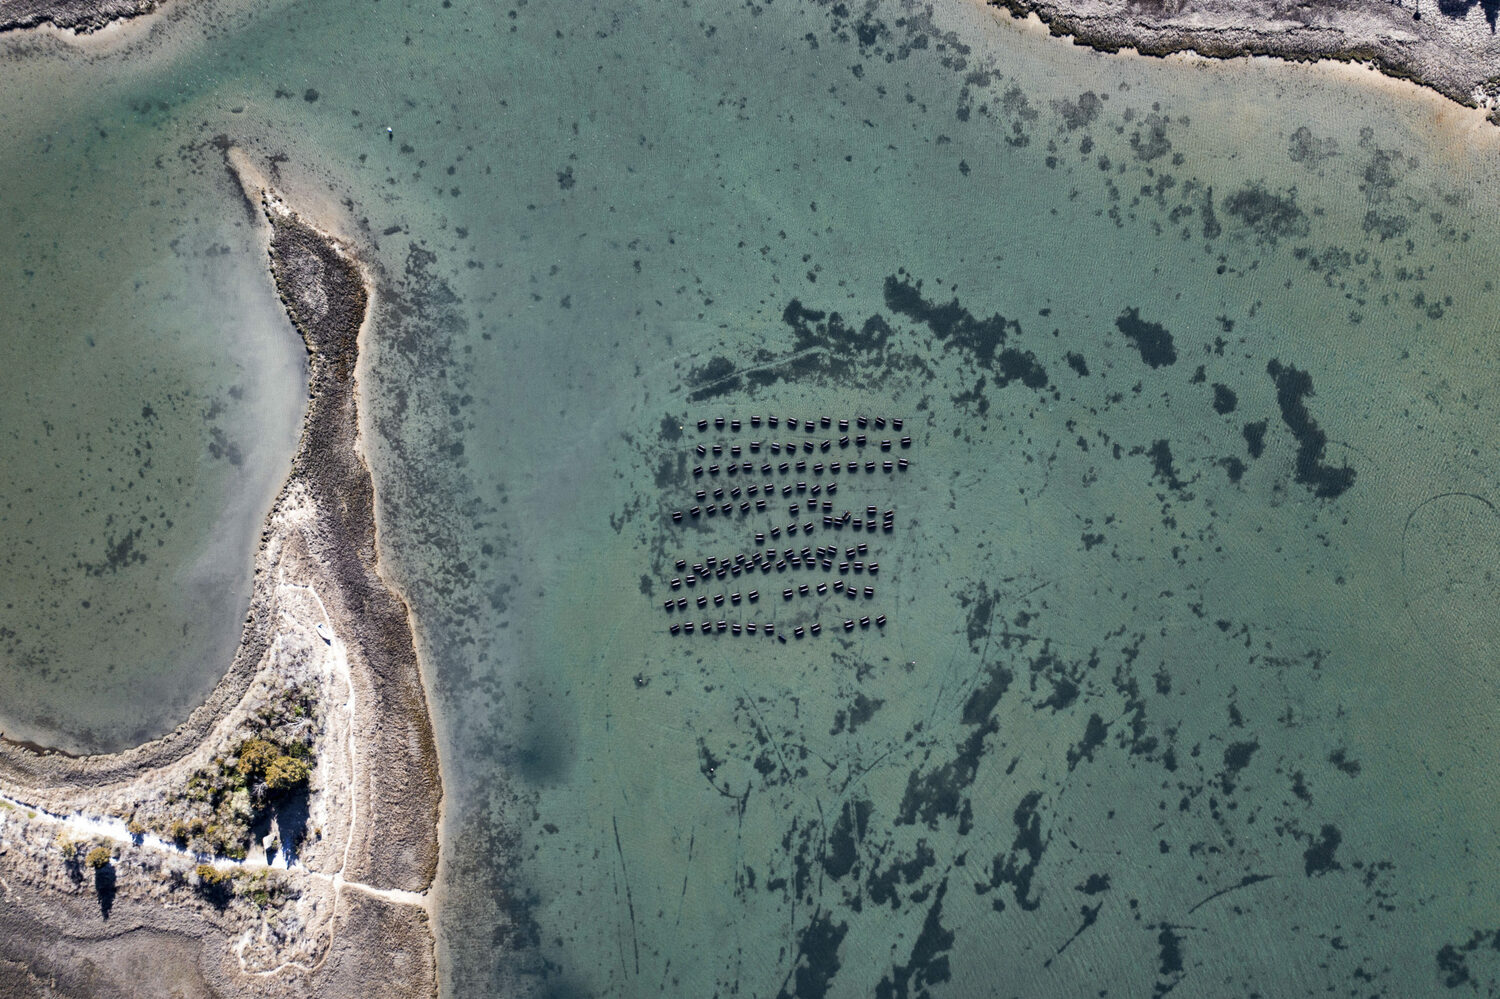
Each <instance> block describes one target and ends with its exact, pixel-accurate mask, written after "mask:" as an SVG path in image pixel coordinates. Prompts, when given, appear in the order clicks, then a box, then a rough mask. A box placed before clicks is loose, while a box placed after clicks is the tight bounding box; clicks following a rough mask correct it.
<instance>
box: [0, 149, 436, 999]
mask: <svg viewBox="0 0 1500 999" xmlns="http://www.w3.org/2000/svg"><path fill="white" fill-rule="evenodd" d="M220 145H221V147H222V148H223V149H224V152H225V155H226V160H227V162H228V164H229V167H230V170H231V172H233V173H234V174H235V176H236V177H237V178H238V179H239V180H240V182H241V185H242V187H243V189H244V191H245V194H246V198H247V199H248V202H249V204H250V206H251V207H252V209H253V210H254V211H255V212H256V214H258V215H260V214H263V216H264V218H265V220H266V223H267V235H268V248H269V252H270V262H271V271H272V274H273V276H274V278H275V280H276V284H277V288H278V291H279V292H280V295H281V298H282V301H283V303H284V304H285V306H286V309H287V312H288V314H289V316H290V317H291V319H292V322H293V325H294V326H295V327H296V328H297V330H298V331H299V332H300V333H301V334H302V336H303V339H304V340H305V342H306V344H307V347H308V355H309V365H308V366H309V389H310V402H309V406H308V410H307V413H306V417H305V420H304V424H303V430H302V436H301V442H300V445H299V448H298V451H297V454H296V456H295V458H294V459H293V468H292V472H291V475H290V476H289V478H288V480H287V483H286V485H285V486H284V488H283V489H282V491H281V493H280V495H279V497H278V499H277V501H276V503H275V505H274V508H273V509H272V511H271V513H270V515H269V517H268V519H267V521H266V526H265V529H264V532H263V534H262V538H261V544H260V548H259V552H258V555H257V557H256V561H255V582H254V593H253V597H252V602H251V608H250V612H249V614H248V616H247V619H246V622H245V629H244V636H243V638H242V641H241V643H240V647H239V650H238V652H237V654H236V656H235V658H234V661H233V663H232V665H231V666H230V669H229V670H228V672H227V674H226V675H225V678H224V680H223V681H222V682H221V683H220V684H219V686H218V687H217V688H216V690H215V692H214V694H213V695H212V696H211V697H210V698H209V700H208V701H207V702H206V703H205V704H204V705H203V706H201V707H200V708H199V709H198V710H197V711H195V712H194V713H193V715H192V716H191V717H190V718H189V719H188V720H187V721H186V722H185V723H183V725H181V726H179V727H178V729H176V730H175V731H173V732H172V733H170V734H168V735H167V736H165V737H163V738H162V739H159V740H155V741H153V742H151V743H147V744H145V745H143V746H139V747H136V748H134V749H131V750H127V751H125V752H122V753H117V754H109V755H101V756H85V757H74V756H69V755H67V754H62V753H55V752H46V751H45V750H44V749H43V748H42V747H31V746H23V745H20V744H16V743H0V900H3V905H0V936H3V937H4V938H5V939H6V940H7V946H6V948H5V952H4V954H3V955H0V993H3V994H5V995H7V996H29V995H75V994H76V995H88V996H114V995H119V996H143V995H158V994H160V995H182V996H195V995H247V996H249V995H254V996H281V995H287V996H292V995H297V996H305V995H319V996H342V995H346V994H352V993H353V992H354V991H355V990H357V989H360V988H361V987H363V986H364V985H367V984H368V983H369V982H371V981H380V982H382V983H384V984H386V985H387V986H388V992H387V993H385V994H389V995H393V996H429V995H433V994H435V993H436V985H437V975H436V964H435V958H434V950H433V946H434V944H433V935H432V929H431V912H430V909H429V901H428V898H429V897H428V894H427V893H428V890H429V889H430V887H431V885H432V881H433V878H434V876H435V874H436V869H437V853H438V820H439V813H440V806H441V793H442V791H441V789H442V783H441V779H440V775H439V772H438V766H437V757H436V751H435V746H434V743H433V736H432V729H431V723H430V719H429V716H428V711H427V702H426V696H425V692H424V690H423V687H422V683H421V677H420V673H419V671H418V663H417V659H416V652H415V646H414V642H413V637H412V632H411V627H410V622H409V615H408V611H407V607H406V605H405V603H404V601H402V599H401V598H400V597H399V596H398V595H397V594H396V593H395V592H394V590H393V589H392V588H391V587H390V586H389V585H388V584H387V583H386V581H385V580H384V579H383V578H382V577H381V575H380V570H379V565H378V561H377V557H376V539H375V521H374V491H373V484H372V481H371V478H370V473H369V470H368V467H367V466H366V464H365V462H364V459H363V458H362V457H361V453H360V440H359V417H358V409H357V405H356V401H357V398H356V396H357V393H356V388H355V382H354V370H355V361H356V359H357V356H358V337H359V334H360V331H361V329H362V327H363V325H364V321H365V316H366V313H367V307H368V302H369V292H368V283H367V281H366V279H365V277H364V275H363V273H362V271H361V269H360V267H359V264H358V263H357V261H356V260H355V258H354V256H353V255H352V254H351V253H350V252H349V251H348V250H347V249H345V248H344V247H342V246H341V245H340V244H339V243H338V242H337V241H336V240H334V239H333V238H332V237H330V236H328V235H327V234H325V233H323V232H321V231H319V230H318V229H317V228H315V227H314V226H312V225H311V224H309V223H308V222H307V221H305V220H304V219H302V218H301V217H299V216H298V215H297V214H296V213H295V212H293V211H292V210H291V209H290V208H288V207H287V206H286V205H284V204H283V203H282V202H281V201H280V200H279V199H278V198H277V196H276V195H275V194H274V193H273V192H272V191H271V190H270V189H269V187H268V185H267V184H266V182H265V180H264V178H263V177H262V176H261V175H260V174H259V172H258V171H257V170H256V169H255V167H254V166H253V165H252V164H251V163H250V162H249V160H248V159H247V158H246V157H244V156H242V155H241V154H240V153H239V152H238V151H237V150H234V149H233V148H231V147H230V146H229V144H228V142H227V141H223V140H221V142H220Z"/></svg>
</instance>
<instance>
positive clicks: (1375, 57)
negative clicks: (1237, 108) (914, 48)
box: [984, 0, 1500, 124]
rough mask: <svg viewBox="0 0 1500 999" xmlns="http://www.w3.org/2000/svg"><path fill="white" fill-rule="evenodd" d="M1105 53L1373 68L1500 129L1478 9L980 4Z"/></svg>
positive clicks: (1088, 0) (1355, 2)
mask: <svg viewBox="0 0 1500 999" xmlns="http://www.w3.org/2000/svg"><path fill="white" fill-rule="evenodd" d="M984 2H986V3H988V4H990V5H991V6H994V7H1000V8H1003V9H1005V10H1008V11H1010V13H1011V14H1013V15H1014V16H1016V17H1021V18H1024V17H1027V16H1030V15H1032V14H1035V15H1036V16H1037V17H1038V18H1040V19H1041V21H1042V23H1043V24H1045V25H1046V26H1047V28H1048V30H1049V31H1051V32H1052V34H1054V35H1057V36H1060V37H1068V38H1072V39H1073V40H1074V41H1075V42H1077V43H1078V44H1080V45H1085V46H1088V47H1090V48H1094V49H1098V50H1100V51H1105V52H1119V51H1122V50H1125V49H1134V50H1135V51H1137V52H1139V53H1140V54H1142V55H1151V56H1165V55H1171V54H1173V53H1179V52H1192V53H1197V54H1198V55H1202V56H1206V57H1209V58H1216V59H1233V58H1238V57H1241V56H1257V55H1258V56H1271V57H1274V58H1278V59H1286V60H1290V61H1294V62H1316V61H1319V60H1325V59H1326V60H1336V61H1340V62H1350V63H1367V64H1369V65H1372V66H1374V67H1375V68H1376V69H1378V70H1379V71H1380V72H1382V73H1384V74H1386V75H1387V76H1391V77H1396V78H1398V79H1404V80H1410V81H1412V82H1413V83H1417V84H1420V85H1421V86H1424V87H1428V88H1431V89H1432V90H1435V91H1437V92H1438V93H1440V94H1442V95H1443V96H1445V97H1447V98H1449V99H1450V100H1453V101H1456V102H1457V103H1459V104H1462V105H1464V106H1466V107H1474V108H1483V109H1486V110H1488V111H1489V112H1490V120H1491V122H1493V123H1495V124H1500V37H1497V35H1496V32H1495V25H1494V23H1493V22H1491V21H1489V20H1488V19H1487V15H1486V13H1485V11H1484V10H1483V9H1482V7H1481V6H1480V5H1478V4H1474V3H1470V2H1458V3H1450V2H1444V3H1443V4H1442V5H1441V6H1439V4H1437V3H1433V2H1431V0H1335V2H1333V3H1327V4H1313V5H1309V4H1299V3H1292V2H1290V0H1263V2H1260V3H1256V4H1245V3H1243V2H1237V0H984Z"/></svg>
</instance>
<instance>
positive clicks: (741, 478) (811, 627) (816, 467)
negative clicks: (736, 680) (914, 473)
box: [662, 414, 912, 643]
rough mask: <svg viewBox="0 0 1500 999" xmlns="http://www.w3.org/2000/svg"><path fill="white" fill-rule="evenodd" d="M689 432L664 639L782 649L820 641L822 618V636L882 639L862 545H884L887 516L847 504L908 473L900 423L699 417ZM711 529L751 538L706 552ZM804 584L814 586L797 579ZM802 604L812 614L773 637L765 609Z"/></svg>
mask: <svg viewBox="0 0 1500 999" xmlns="http://www.w3.org/2000/svg"><path fill="white" fill-rule="evenodd" d="M695 426H696V428H697V431H698V437H697V438H696V440H695V441H694V443H692V444H690V445H689V446H690V448H691V452H692V453H691V454H690V455H689V458H690V460H691V461H692V463H693V464H692V471H691V474H690V475H689V477H688V486H687V488H688V493H687V495H688V497H690V498H689V499H687V500H685V501H684V503H683V506H682V507H681V508H678V509H673V510H672V511H671V512H670V515H669V516H670V519H671V524H672V526H673V528H674V529H675V530H674V532H673V536H674V538H675V539H676V540H677V541H678V542H679V543H680V545H681V547H682V549H684V551H682V552H680V553H679V554H678V555H677V556H676V557H675V558H674V560H673V573H674V574H673V575H672V576H671V578H670V579H669V580H668V587H669V589H668V594H667V598H666V599H665V600H664V601H663V604H662V608H663V610H664V611H665V612H666V614H667V615H668V617H669V618H670V619H671V620H670V621H669V623H668V625H667V630H668V632H669V633H670V634H672V635H674V636H688V635H700V636H701V635H724V634H727V635H730V636H757V637H760V636H763V637H766V638H774V639H776V640H778V641H780V642H783V643H784V642H786V641H787V640H788V638H789V637H790V638H791V639H792V640H794V641H797V640H802V639H807V638H817V637H819V636H821V635H822V634H823V630H824V621H823V619H822V617H823V615H824V614H825V613H826V614H828V615H829V616H830V617H831V620H830V621H829V623H828V627H829V628H830V630H832V629H842V630H843V631H844V632H846V633H847V632H853V631H854V630H855V629H856V628H859V629H864V630H868V629H870V628H875V629H877V630H879V629H883V628H885V627H886V624H887V617H886V615H885V614H884V613H877V612H876V610H875V608H876V607H878V605H877V604H876V603H875V601H876V598H877V595H878V593H879V585H880V579H879V576H880V563H879V561H878V560H877V558H876V557H875V554H874V552H873V551H872V546H871V541H872V540H874V539H873V538H871V537H870V536H871V535H875V536H888V535H890V534H892V533H894V531H895V518H896V509H895V507H894V505H888V506H885V507H883V508H882V506H881V504H876V503H861V502H856V501H852V500H851V498H850V497H851V494H852V493H853V492H854V491H855V490H857V489H858V487H859V485H860V484H862V483H863V482H865V481H868V480H870V479H871V478H873V477H877V476H901V475H904V474H905V473H906V472H908V471H909V470H910V469H911V465H912V462H911V459H910V458H909V457H907V456H906V454H904V453H903V452H906V451H909V450H910V448H911V446H912V439H911V436H910V435H909V434H905V433H904V430H905V421H904V420H903V419H902V418H900V417H894V418H889V419H888V418H886V417H884V416H876V417H869V416H864V415H859V416H855V417H853V418H852V419H851V418H848V417H841V418H837V419H835V418H834V417H829V416H822V417H817V418H799V417H790V416H788V417H781V416H776V415H771V414H767V415H764V416H761V415H754V416H750V417H748V418H743V419H742V418H732V417H726V416H715V417H712V418H710V417H699V418H698V419H697V420H696V421H695ZM690 436H691V435H690ZM783 516H784V517H785V518H786V520H785V522H784V523H783V522H782V518H783ZM767 521H769V523H767ZM719 525H722V526H725V527H730V526H731V525H732V528H733V529H735V530H742V529H743V530H749V529H751V528H755V530H754V535H753V541H754V543H753V546H749V545H744V544H733V543H710V541H709V540H708V539H707V538H705V537H704V535H706V534H707V535H710V536H712V535H715V534H717V533H719V532H718V531H716V530H714V531H710V530H707V529H710V528H715V527H717V526H719ZM695 544H696V547H697V548H698V549H699V550H704V549H708V548H716V549H717V550H716V551H715V552H714V553H712V554H704V555H702V556H701V557H695V556H694V555H693V554H689V553H688V552H687V549H690V548H691V547H693V546H694V545H695ZM736 548H737V549H738V550H736ZM808 572H816V573H818V574H819V575H818V576H817V577H815V578H813V579H810V580H804V578H799V577H802V574H804V573H808ZM763 591H764V592H763ZM805 601H814V602H815V603H814V605H813V607H814V610H813V614H811V615H810V614H806V613H795V618H794V622H793V623H792V626H791V628H790V629H789V631H790V634H788V629H786V628H783V629H782V630H781V631H780V632H778V630H777V627H776V622H775V621H774V620H770V618H773V617H775V616H776V613H775V610H774V608H775V605H776V604H777V603H780V604H783V605H787V606H788V609H791V610H793V611H794V612H796V611H798V610H800V608H799V607H798V604H800V603H802V602H805Z"/></svg>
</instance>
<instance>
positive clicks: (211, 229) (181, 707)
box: [0, 65, 306, 752]
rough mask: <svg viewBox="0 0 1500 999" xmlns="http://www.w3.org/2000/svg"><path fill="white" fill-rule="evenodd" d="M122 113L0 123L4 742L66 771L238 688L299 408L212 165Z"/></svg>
mask: <svg viewBox="0 0 1500 999" xmlns="http://www.w3.org/2000/svg"><path fill="white" fill-rule="evenodd" d="M19 69H20V67H19V66H15V65H13V66H10V67H8V68H7V77H6V78H7V79H10V80H12V81H13V82H14V81H15V80H17V79H18V76H17V73H18V70H19ZM19 78H20V79H25V78H24V77H19ZM28 82H30V81H28ZM79 82H81V81H74V84H75V85H76V84H77V83H79ZM71 96H76V95H70V97H71ZM116 96H117V97H118V98H120V104H119V105H116V106H114V107H98V106H93V107H90V106H89V105H88V103H87V101H86V100H83V99H82V98H80V102H81V107H80V110H79V117H78V119H77V120H71V121H67V122H63V123H56V122H50V123H49V122H39V121H37V120H36V114H35V109H34V108H18V107H12V108H10V109H8V110H7V111H5V112H0V116H3V118H4V123H5V128H6V131H7V135H8V136H9V138H8V139H7V142H6V143H5V147H4V149H0V178H3V180H0V229H3V230H4V232H5V234H6V235H5V237H4V238H3V239H0V300H3V301H4V302H6V304H7V307H6V308H5V309H4V310H3V317H0V428H3V432H0V464H3V466H4V468H5V469H6V472H5V481H4V484H3V485H0V689H3V690H4V692H5V693H4V696H3V697H0V732H3V733H4V735H6V736H7V737H9V738H12V739H18V740H27V741H32V742H37V743H40V744H43V745H46V746H54V747H57V748H60V749H63V750H67V751H71V752H102V751H111V750H118V749H123V748H126V747H129V746H133V745H136V744H138V743H140V742H142V741H144V740H146V739H150V738H154V737H156V736H159V735H161V734H163V733H164V732H166V731H168V730H170V729H171V728H172V727H173V726H175V725H176V724H178V723H179V722H181V721H182V720H183V719H185V718H186V717H187V715H188V713H189V712H191V711H192V709H193V708H195V707H197V706H198V704H200V703H202V701H203V700H204V698H205V697H206V696H207V695H208V692H209V691H210V690H211V689H212V688H213V686H214V684H215V683H217V682H218V680H219V679H220V678H221V677H222V676H223V674H224V671H225V669H226V668H227V665H228V663H229V660H230V659H231V657H232V656H233V654H234V649H235V646H236V644H237V643H238V641H239V638H240V630H241V627H242V624H243V617H244V613H245V609H246V607H247V606H248V603H249V593H250V572H251V558H252V555H253V552H254V546H255V543H256V541H257V539H258V538H259V535H260V528H261V522H262V520H263V519H264V517H265V515H266V511H267V510H268V509H269V506H270V501H271V498H272V496H273V495H274V494H275V491H276V489H277V488H278V487H279V486H280V484H281V481H282V480H283V479H284V478H285V476H286V472H287V469H288V467H289V462H290V458H291V452H292V448H293V446H294V445H295V442H296V429H297V423H298V420H299V419H300V416H301V410H302V407H303V405H304V403H305V391H304V389H303V388H302V386H303V385H304V384H305V377H306V376H305V374H304V373H303V350H302V348H301V345H300V344H298V343H297V341H296V337H295V335H294V334H293V333H292V331H291V329H290V327H289V326H288V324H287V321H286V317H285V314H284V313H283V312H282V310H281V307H280V305H279V303H278V302H277V300H276V296H275V293H274V289H273V288H272V287H271V286H270V284H269V282H268V280H267V278H266V265H265V256H264V251H263V250H262V249H261V248H260V247H259V246H258V245H257V243H256V240H255V239H254V229H253V228H252V227H251V226H249V225H247V224H246V218H245V214H244V212H243V210H238V209H235V208H234V203H233V201H231V200H230V199H231V198H232V197H233V196H234V190H233V185H232V181H230V180H229V178H228V177H227V176H226V175H225V174H224V172H223V169H222V167H220V166H218V164H217V162H216V157H217V155H218V154H217V152H216V151H215V150H213V149H211V148H207V147H206V146H205V147H204V148H203V149H198V150H193V149H182V148H174V146H175V142H174V139H176V138H180V136H174V135H173V133H172V131H171V129H170V128H163V127H162V119H163V117H164V116H163V115H162V114H161V112H160V111H159V110H158V109H157V107H156V105H155V103H154V102H152V101H151V100H150V99H148V98H145V97H142V96H140V95H139V94H138V93H137V94H133V95H132V94H129V93H126V94H122V95H116ZM167 163H170V164H171V165H170V167H168V166H167V165H166V164H167ZM205 163H207V164H208V167H207V169H205V167H204V164H205Z"/></svg>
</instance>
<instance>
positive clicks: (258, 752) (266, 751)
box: [237, 739, 281, 781]
mask: <svg viewBox="0 0 1500 999" xmlns="http://www.w3.org/2000/svg"><path fill="white" fill-rule="evenodd" d="M237 755H238V756H239V758H240V763H239V771H240V776H241V777H243V778H245V780H247V781H249V780H253V779H255V778H256V777H259V776H261V775H262V774H264V773H265V772H266V769H267V768H268V767H269V766H270V765H271V764H272V763H273V762H275V760H276V758H277V757H278V756H280V755H281V749H280V748H279V747H278V746H277V745H276V744H275V743H274V742H268V741H267V740H265V739H246V740H245V741H244V742H242V743H240V748H239V752H238V754H237Z"/></svg>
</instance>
